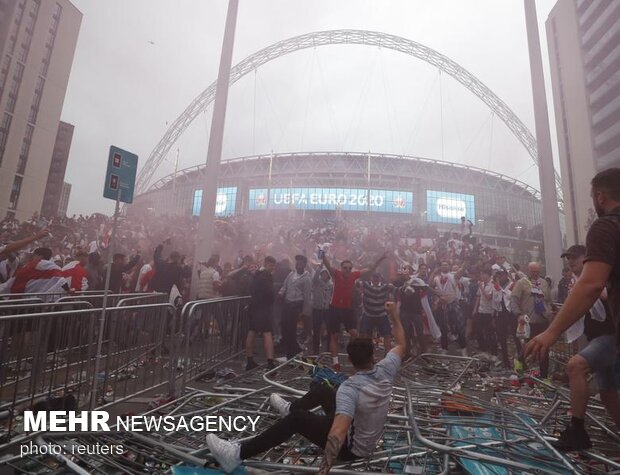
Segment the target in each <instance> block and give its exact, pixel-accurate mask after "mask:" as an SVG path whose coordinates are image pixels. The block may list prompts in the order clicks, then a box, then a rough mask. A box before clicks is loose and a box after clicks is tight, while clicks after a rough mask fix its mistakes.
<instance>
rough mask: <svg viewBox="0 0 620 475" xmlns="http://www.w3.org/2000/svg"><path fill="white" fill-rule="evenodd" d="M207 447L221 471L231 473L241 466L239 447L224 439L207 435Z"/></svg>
mask: <svg viewBox="0 0 620 475" xmlns="http://www.w3.org/2000/svg"><path fill="white" fill-rule="evenodd" d="M207 445H208V446H209V450H210V451H211V455H213V457H215V460H217V463H219V464H220V467H221V468H222V470H224V471H225V472H226V473H232V472H234V471H235V468H237V467H238V466H239V465H241V458H240V455H239V454H240V453H241V446H240V445H239V444H235V443H233V442H229V441H227V440H224V439H220V438H219V437H217V436H216V435H215V434H207Z"/></svg>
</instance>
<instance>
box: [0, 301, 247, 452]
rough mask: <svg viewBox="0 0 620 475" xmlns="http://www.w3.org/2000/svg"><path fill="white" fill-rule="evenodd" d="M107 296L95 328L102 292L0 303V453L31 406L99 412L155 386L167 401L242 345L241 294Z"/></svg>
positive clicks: (244, 311)
mask: <svg viewBox="0 0 620 475" xmlns="http://www.w3.org/2000/svg"><path fill="white" fill-rule="evenodd" d="M109 297H111V298H112V299H113V300H112V301H113V303H114V304H115V306H112V307H109V308H108V309H107V310H106V321H105V324H104V326H103V330H102V331H100V330H99V327H98V325H97V319H98V316H99V315H100V313H101V309H100V308H97V306H96V304H97V303H98V301H100V300H101V299H102V295H101V294H96V293H91V294H82V295H75V296H65V297H63V298H60V299H58V301H56V302H50V303H46V300H47V298H46V297H45V296H38V297H37V296H35V295H31V296H29V297H28V298H27V299H15V300H12V299H11V300H6V301H3V303H4V305H0V448H1V447H3V445H6V444H8V443H10V442H11V440H12V439H15V437H16V436H18V435H20V431H21V430H22V428H21V427H20V424H19V416H20V414H21V413H22V412H23V411H24V410H26V409H29V408H32V407H33V406H34V405H35V404H38V403H40V405H39V406H38V407H39V408H42V409H44V410H78V409H80V410H81V409H95V408H108V407H110V406H113V405H114V404H118V403H119V402H123V401H127V400H130V399H132V398H134V397H136V396H137V395H141V394H145V393H148V392H149V391H154V390H156V389H160V388H164V390H165V391H166V392H167V394H169V395H170V396H171V397H174V396H176V395H179V394H180V393H182V392H183V391H184V390H185V386H186V384H187V382H188V381H189V380H190V379H191V378H193V377H196V376H197V375H199V374H201V373H203V372H204V371H206V370H208V369H209V368H210V367H213V366H215V365H216V364H217V363H219V362H221V361H222V360H226V359H228V358H231V357H232V356H234V355H235V354H236V353H237V352H238V351H239V350H240V349H241V348H242V347H243V339H244V338H245V335H246V330H247V325H248V322H247V320H248V318H247V312H248V304H249V298H248V297H231V298H222V299H212V300H205V301H194V302H189V303H187V304H186V305H185V307H183V309H177V308H175V307H174V306H173V305H170V304H169V303H167V300H168V297H167V295H165V294H156V293H151V294H119V295H110V296H109ZM116 297H118V298H116ZM121 297H122V298H121ZM115 298H116V299H115ZM9 302H10V304H8V303H9ZM145 302H155V303H145ZM98 342H100V343H101V352H100V353H98V352H97V351H96V347H97V344H98ZM96 367H99V368H100V370H99V371H95V368H96ZM3 419H4V420H3ZM29 436H30V438H32V437H33V436H34V434H30V435H29Z"/></svg>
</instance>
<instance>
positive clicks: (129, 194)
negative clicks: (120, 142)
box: [103, 145, 138, 203]
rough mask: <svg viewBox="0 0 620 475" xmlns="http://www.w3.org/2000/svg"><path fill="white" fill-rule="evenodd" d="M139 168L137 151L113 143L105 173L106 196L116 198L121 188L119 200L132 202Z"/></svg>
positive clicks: (104, 191)
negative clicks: (132, 151)
mask: <svg viewBox="0 0 620 475" xmlns="http://www.w3.org/2000/svg"><path fill="white" fill-rule="evenodd" d="M137 169H138V156H137V155H136V154H135V153H131V152H128V151H127V150H123V149H120V148H118V147H115V146H114V145H112V146H111V147H110V155H109V157H108V171H107V172H106V174H105V184H104V186H103V196H104V198H110V199H112V200H116V198H117V196H118V191H119V189H120V197H119V200H120V201H122V202H123V203H132V202H133V190H134V187H135V185H136V171H137Z"/></svg>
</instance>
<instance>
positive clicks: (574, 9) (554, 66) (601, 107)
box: [546, 0, 620, 244]
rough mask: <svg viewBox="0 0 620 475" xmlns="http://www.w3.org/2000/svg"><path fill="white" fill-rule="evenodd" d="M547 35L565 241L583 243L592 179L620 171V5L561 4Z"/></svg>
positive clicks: (606, 1)
mask: <svg viewBox="0 0 620 475" xmlns="http://www.w3.org/2000/svg"><path fill="white" fill-rule="evenodd" d="M546 30H547V41H548V45H549V59H550V63H551V84H552V88H553V102H554V109H555V122H556V128H557V136H558V150H559V155H560V166H561V171H562V181H563V188H564V206H565V213H566V228H567V229H566V231H567V233H566V234H567V240H568V241H569V244H573V243H584V242H585V236H586V233H587V230H588V228H589V225H590V224H591V222H592V220H593V219H594V218H595V214H594V210H593V209H592V204H591V202H592V200H591V199H590V179H591V178H592V177H593V176H594V175H595V174H596V173H597V172H599V171H602V170H605V169H607V168H610V167H620V1H618V0H558V2H557V3H556V4H555V6H554V7H553V9H552V10H551V13H550V14H549V18H548V19H547V21H546Z"/></svg>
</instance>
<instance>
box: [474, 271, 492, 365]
mask: <svg viewBox="0 0 620 475" xmlns="http://www.w3.org/2000/svg"><path fill="white" fill-rule="evenodd" d="M494 290H495V288H494V286H493V281H492V279H491V271H490V270H489V269H482V271H481V272H480V281H479V282H478V295H477V297H476V305H475V307H474V332H475V334H476V340H478V348H479V349H480V351H482V353H483V354H492V355H493V358H494V359H495V360H497V344H496V341H495V330H494V328H493V325H494V322H493V293H494Z"/></svg>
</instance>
